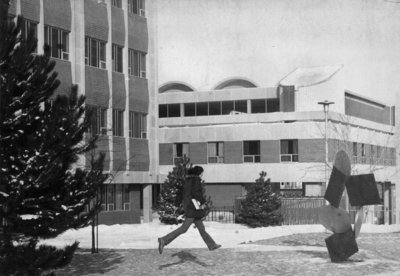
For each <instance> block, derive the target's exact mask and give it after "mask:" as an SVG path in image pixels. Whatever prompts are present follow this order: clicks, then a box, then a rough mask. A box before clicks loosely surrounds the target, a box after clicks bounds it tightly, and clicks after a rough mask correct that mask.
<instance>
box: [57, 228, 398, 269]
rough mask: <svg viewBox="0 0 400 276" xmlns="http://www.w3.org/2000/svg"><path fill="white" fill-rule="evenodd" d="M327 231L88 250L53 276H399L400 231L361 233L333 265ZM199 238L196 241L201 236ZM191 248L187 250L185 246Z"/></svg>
mask: <svg viewBox="0 0 400 276" xmlns="http://www.w3.org/2000/svg"><path fill="white" fill-rule="evenodd" d="M328 236H329V234H328V233H310V234H296V235H291V236H285V237H279V238H273V239H268V240H262V241H256V242H253V243H250V244H242V245H238V247H237V248H229V249H227V248H225V249H224V248H223V247H222V248H221V249H218V250H216V251H212V252H210V251H208V250H207V249H206V248H204V249H190V248H188V249H176V248H168V247H166V248H165V249H164V253H163V254H162V255H160V254H159V253H158V251H157V248H156V245H155V248H154V249H141V250H135V249H130V250H111V249H109V250H106V249H102V250H100V253H99V254H91V253H90V252H89V251H87V250H80V251H78V252H77V253H76V255H75V257H74V259H73V261H72V263H71V264H70V265H69V266H68V267H66V268H64V269H63V270H59V271H57V272H56V275H74V276H75V275H118V276H125V275H135V276H139V275H168V276H174V275H247V276H249V275H307V276H313V275H328V276H329V275H341V276H346V275H349V276H350V275H351V276H356V275H363V276H364V275H400V233H390V234H363V233H362V234H361V235H360V237H359V238H358V239H357V243H358V247H359V250H360V251H359V252H358V253H356V254H355V255H353V256H352V257H350V259H349V260H348V261H347V262H344V263H332V262H331V261H330V259H329V255H328V252H327V249H326V246H325V241H324V239H325V238H327V237H328ZM199 238H200V237H199ZM188 247H189V246H188Z"/></svg>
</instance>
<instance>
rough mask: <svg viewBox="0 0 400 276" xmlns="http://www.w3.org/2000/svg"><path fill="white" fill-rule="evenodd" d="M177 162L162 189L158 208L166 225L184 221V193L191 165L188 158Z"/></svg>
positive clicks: (161, 219) (160, 216) (160, 217)
mask: <svg viewBox="0 0 400 276" xmlns="http://www.w3.org/2000/svg"><path fill="white" fill-rule="evenodd" d="M176 160H177V162H175V166H174V167H173V169H172V171H170V172H169V173H168V175H167V179H166V180H165V181H164V184H163V185H162V187H161V191H160V195H159V198H158V202H157V207H156V208H157V213H158V215H159V219H160V221H161V222H162V223H165V224H178V223H180V222H182V221H183V217H182V215H183V207H182V200H183V193H182V191H183V185H184V183H185V176H186V172H187V170H188V169H189V168H190V167H191V165H190V163H189V161H190V160H189V158H187V157H186V156H185V157H183V158H182V159H176Z"/></svg>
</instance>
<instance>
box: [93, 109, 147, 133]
mask: <svg viewBox="0 0 400 276" xmlns="http://www.w3.org/2000/svg"><path fill="white" fill-rule="evenodd" d="M86 108H87V109H88V110H90V112H91V113H92V117H91V124H90V128H89V133H90V134H91V135H107V108H104V107H100V106H95V105H87V107H86ZM146 126H147V114H145V113H140V112H134V111H129V137H131V138H140V139H146V138H147V132H146ZM112 135H113V136H121V137H122V136H124V110H119V109H113V110H112Z"/></svg>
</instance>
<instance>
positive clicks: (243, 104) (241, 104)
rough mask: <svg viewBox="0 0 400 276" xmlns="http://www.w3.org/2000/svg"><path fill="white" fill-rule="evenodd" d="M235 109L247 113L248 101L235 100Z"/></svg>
mask: <svg viewBox="0 0 400 276" xmlns="http://www.w3.org/2000/svg"><path fill="white" fill-rule="evenodd" d="M235 111H239V112H243V113H247V101H235Z"/></svg>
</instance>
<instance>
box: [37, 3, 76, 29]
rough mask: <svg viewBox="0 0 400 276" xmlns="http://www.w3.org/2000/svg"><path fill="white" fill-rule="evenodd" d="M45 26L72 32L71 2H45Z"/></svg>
mask: <svg viewBox="0 0 400 276" xmlns="http://www.w3.org/2000/svg"><path fill="white" fill-rule="evenodd" d="M43 10H44V24H46V25H50V26H54V27H58V28H61V29H63V30H68V31H69V30H71V3H70V0H57V1H54V0H43Z"/></svg>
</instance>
